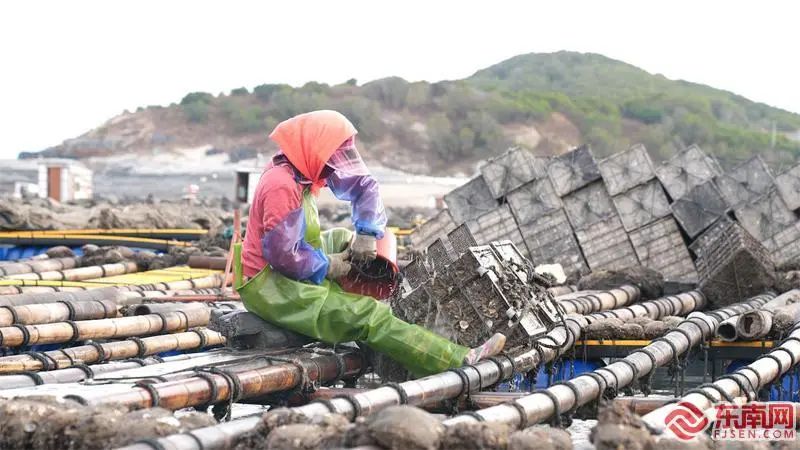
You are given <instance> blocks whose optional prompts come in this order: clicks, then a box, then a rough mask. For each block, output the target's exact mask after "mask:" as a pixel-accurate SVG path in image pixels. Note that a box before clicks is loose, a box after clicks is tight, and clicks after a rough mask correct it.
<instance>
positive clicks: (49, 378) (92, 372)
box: [0, 352, 214, 390]
mask: <svg viewBox="0 0 800 450" xmlns="http://www.w3.org/2000/svg"><path fill="white" fill-rule="evenodd" d="M211 354H214V352H201V353H184V354H182V355H174V356H165V357H163V358H154V357H150V358H141V359H139V358H134V359H129V360H126V361H114V362H108V363H105V364H97V365H94V366H83V367H80V368H78V367H66V368H64V369H57V370H51V371H49V372H39V373H38V374H37V375H38V378H36V377H32V376H31V374H25V375H0V390H5V389H19V388H28V387H34V386H38V385H41V384H61V383H77V382H80V381H84V380H87V379H96V378H100V377H102V376H104V375H105V376H109V375H110V374H111V373H115V372H119V371H124V370H128V369H135V368H141V367H145V366H152V365H155V364H162V363H168V362H174V361H185V360H187V359H196V358H202V357H205V356H208V355H211Z"/></svg>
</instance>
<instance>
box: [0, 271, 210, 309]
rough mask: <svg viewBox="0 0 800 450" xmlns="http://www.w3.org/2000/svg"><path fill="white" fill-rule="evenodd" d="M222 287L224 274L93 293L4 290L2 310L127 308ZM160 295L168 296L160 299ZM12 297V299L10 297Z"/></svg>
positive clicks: (1, 299)
mask: <svg viewBox="0 0 800 450" xmlns="http://www.w3.org/2000/svg"><path fill="white" fill-rule="evenodd" d="M221 284H222V274H218V273H217V274H213V275H209V276H205V277H201V278H194V279H191V280H178V281H170V282H165V283H150V284H143V285H134V286H108V287H98V288H93V289H85V288H77V289H76V290H75V291H74V292H73V291H66V290H64V289H63V288H62V289H61V290H60V291H56V292H53V291H48V292H38V291H34V292H23V293H18V291H16V290H14V291H13V292H10V291H3V289H4V288H15V289H16V288H18V287H19V286H0V294H3V295H0V306H5V305H8V306H19V305H30V304H34V303H55V302H58V301H61V300H82V299H85V298H89V299H92V300H95V299H99V298H105V299H113V300H114V301H115V302H117V304H119V305H124V304H130V303H140V302H137V301H136V299H141V298H143V297H147V296H153V297H158V296H164V295H182V294H187V295H194V294H196V293H198V292H200V293H202V292H204V291H203V290H205V289H214V291H211V293H212V294H216V293H217V292H218V291H217V289H219V288H220V286H221ZM159 293H164V295H160V294H159ZM7 294H9V295H7Z"/></svg>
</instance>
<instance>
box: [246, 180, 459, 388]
mask: <svg viewBox="0 0 800 450" xmlns="http://www.w3.org/2000/svg"><path fill="white" fill-rule="evenodd" d="M303 212H304V214H305V220H306V232H305V241H306V242H308V243H309V244H310V245H311V246H313V247H314V248H317V249H319V248H321V249H322V251H323V252H324V253H325V254H333V253H339V252H342V251H345V250H346V249H347V246H348V245H350V240H351V238H352V235H353V234H352V232H351V231H350V230H347V229H344V228H336V229H332V230H329V231H326V232H324V233H320V224H319V214H318V212H317V204H316V202H315V200H314V197H313V196H312V195H311V193H310V192H309V191H308V190H306V191H305V192H304V193H303ZM234 261H235V268H234V269H235V277H236V278H235V279H236V281H235V286H236V290H237V291H238V292H239V295H240V297H241V298H242V302H243V303H244V306H245V308H247V310H248V311H250V312H252V313H254V314H256V315H258V316H259V317H261V318H262V319H264V320H266V321H268V322H271V323H273V324H275V325H278V326H280V327H283V328H286V329H288V330H291V331H294V332H296V333H300V334H304V335H306V336H309V337H312V338H314V339H318V340H320V341H323V342H327V343H329V344H337V343H340V342H351V341H359V342H364V343H366V344H367V345H369V346H370V348H372V349H373V350H375V351H378V352H381V353H384V354H386V355H388V356H390V357H391V358H392V359H394V360H396V361H397V362H399V363H400V364H402V365H403V366H404V367H405V368H406V369H407V370H408V371H409V372H411V373H412V374H414V375H415V376H425V375H430V374H433V373H437V372H441V371H444V370H447V369H450V368H454V367H460V366H461V365H462V363H463V360H464V357H465V356H466V355H467V352H468V350H469V349H467V348H466V347H463V346H461V345H458V344H455V343H453V342H450V341H449V340H447V339H445V338H443V337H441V336H439V335H438V334H435V333H433V332H431V331H429V330H426V329H425V328H422V327H420V326H417V325H412V324H409V323H406V322H404V321H402V320H400V319H398V318H396V317H394V316H393V315H392V311H391V309H390V308H389V306H388V305H387V304H386V303H382V302H379V301H377V300H375V299H374V298H372V297H367V296H363V295H357V294H351V293H348V292H345V291H343V290H342V288H341V287H340V286H339V284H338V283H336V282H333V281H330V280H328V279H325V280H324V281H323V282H322V284H319V285H316V284H312V283H307V282H300V281H295V280H292V279H289V278H287V277H285V276H283V275H281V274H279V273H278V272H275V271H273V270H272V269H271V268H270V267H269V265H267V266H266V267H264V269H263V270H262V271H261V272H259V273H258V274H257V275H256V276H255V277H253V278H251V279H250V280H248V281H247V282H246V283H244V284H243V283H242V262H241V245H238V244H237V246H235V247H234Z"/></svg>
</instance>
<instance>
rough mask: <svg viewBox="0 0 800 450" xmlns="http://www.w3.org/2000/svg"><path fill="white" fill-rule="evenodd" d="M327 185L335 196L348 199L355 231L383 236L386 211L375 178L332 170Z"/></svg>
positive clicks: (378, 236)
mask: <svg viewBox="0 0 800 450" xmlns="http://www.w3.org/2000/svg"><path fill="white" fill-rule="evenodd" d="M328 187H329V188H330V189H331V191H332V192H333V195H335V196H336V198H338V199H339V200H345V201H349V202H350V204H351V205H352V208H353V216H352V219H353V226H354V227H355V229H356V233H358V234H369V235H372V236H375V237H376V238H378V239H380V238H382V237H383V233H384V230H385V229H386V211H385V210H384V208H383V201H382V200H381V195H380V192H379V189H378V181H377V180H375V178H373V177H372V176H371V175H363V176H353V175H341V174H339V173H338V172H334V173H333V175H331V176H330V177H329V178H328Z"/></svg>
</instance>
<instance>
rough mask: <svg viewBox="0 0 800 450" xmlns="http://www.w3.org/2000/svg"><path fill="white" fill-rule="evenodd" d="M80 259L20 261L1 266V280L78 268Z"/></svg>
mask: <svg viewBox="0 0 800 450" xmlns="http://www.w3.org/2000/svg"><path fill="white" fill-rule="evenodd" d="M78 260H79V258H78V257H74V256H73V257H68V258H48V259H42V260H36V261H18V262H13V263H8V264H3V265H2V266H0V278H2V277H7V276H10V275H20V274H24V273H36V272H50V271H54V270H65V269H73V268H75V267H78Z"/></svg>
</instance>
